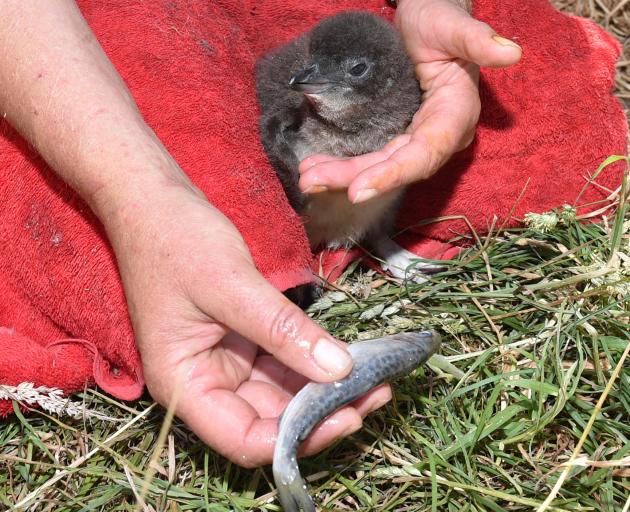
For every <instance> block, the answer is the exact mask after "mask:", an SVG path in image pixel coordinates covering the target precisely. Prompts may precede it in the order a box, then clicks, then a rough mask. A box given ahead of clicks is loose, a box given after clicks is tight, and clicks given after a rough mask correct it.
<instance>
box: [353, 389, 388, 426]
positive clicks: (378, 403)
mask: <svg viewBox="0 0 630 512" xmlns="http://www.w3.org/2000/svg"><path fill="white" fill-rule="evenodd" d="M391 399H392V387H391V386H390V385H389V384H381V385H380V386H377V387H375V388H374V389H371V390H370V391H369V392H367V393H366V394H365V395H363V396H362V397H361V398H359V399H358V400H355V401H354V402H352V404H351V405H352V407H354V408H355V409H356V410H357V412H358V413H359V414H360V415H361V417H362V418H365V417H366V416H367V415H368V414H370V413H371V412H374V411H376V410H377V409H380V408H381V407H383V406H384V405H385V404H386V403H388V402H389V401H390V400H391Z"/></svg>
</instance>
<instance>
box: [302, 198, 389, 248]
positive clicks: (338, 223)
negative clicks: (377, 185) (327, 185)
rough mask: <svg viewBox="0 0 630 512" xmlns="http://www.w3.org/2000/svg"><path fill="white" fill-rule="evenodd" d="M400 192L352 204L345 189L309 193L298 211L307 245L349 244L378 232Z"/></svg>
mask: <svg viewBox="0 0 630 512" xmlns="http://www.w3.org/2000/svg"><path fill="white" fill-rule="evenodd" d="M400 195H401V192H400V191H393V192H389V193H387V194H385V195H383V196H380V197H376V198H374V199H371V200H369V201H365V202H363V203H359V204H352V203H351V202H350V201H349V200H348V195H347V192H346V191H345V190H344V191H338V192H322V193H319V194H313V195H311V196H309V197H308V198H307V200H306V202H305V204H304V208H303V209H302V211H301V215H302V219H303V222H304V227H305V229H306V233H307V235H308V239H309V241H310V244H311V247H312V248H313V249H315V248H316V247H319V246H326V247H328V248H331V249H338V248H340V247H350V246H351V245H354V244H357V243H361V242H362V241H363V240H364V239H365V237H366V236H368V235H370V234H372V233H377V232H380V231H381V230H382V227H384V226H385V225H387V226H388V225H389V221H390V220H391V218H392V216H393V215H394V212H395V211H396V205H397V202H398V199H399V197H400Z"/></svg>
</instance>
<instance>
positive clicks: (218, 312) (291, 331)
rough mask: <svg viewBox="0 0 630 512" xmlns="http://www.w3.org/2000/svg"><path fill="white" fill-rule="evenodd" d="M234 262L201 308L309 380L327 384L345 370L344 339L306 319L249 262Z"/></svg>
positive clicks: (347, 356)
mask: <svg viewBox="0 0 630 512" xmlns="http://www.w3.org/2000/svg"><path fill="white" fill-rule="evenodd" d="M232 265H233V266H231V268H238V272H234V271H233V272H232V273H231V274H230V279H222V280H221V282H217V283H216V286H215V287H214V288H213V289H212V290H208V293H206V294H204V295H203V296H200V297H197V298H196V303H197V304H200V306H202V309H204V310H206V311H212V312H213V316H214V318H215V319H216V320H217V321H219V322H221V323H222V324H224V325H226V326H228V327H229V328H231V329H232V330H234V331H236V332H238V333H239V334H241V335H242V336H243V337H245V338H246V339H248V340H250V341H251V342H253V343H255V344H257V345H258V346H260V347H262V348H263V349H265V350H266V351H267V352H269V353H270V354H272V355H273V356H275V357H276V359H278V360H279V361H282V362H283V363H284V364H285V365H287V366H288V367H289V368H291V369H293V370H295V371H296V372H298V373H300V374H302V375H304V376H306V377H308V378H309V379H311V380H314V381H321V382H328V381H333V380H337V379H340V378H343V377H344V376H345V375H347V374H348V372H349V371H350V369H351V368H352V358H351V356H350V354H349V353H348V351H347V350H346V345H345V344H344V343H342V342H340V341H338V340H335V339H334V338H333V337H332V336H330V334H328V333H327V332H326V331H325V330H324V329H322V328H321V327H319V326H318V325H317V324H315V323H314V322H313V321H312V320H311V319H310V318H308V316H306V314H305V313H304V312H303V311H302V310H301V309H300V308H298V307H297V306H296V305H295V304H293V303H292V302H291V301H289V300H288V299H287V298H286V297H285V296H284V295H282V293H280V292H279V291H278V290H277V289H275V288H274V287H273V286H271V285H270V284H269V283H268V282H267V281H266V280H265V279H264V278H263V277H262V275H261V274H260V273H259V272H258V271H257V270H256V268H255V267H254V266H253V265H251V263H249V262H246V261H243V262H242V264H241V265H239V264H238V263H237V262H234V263H233V264H232ZM243 305H246V307H243Z"/></svg>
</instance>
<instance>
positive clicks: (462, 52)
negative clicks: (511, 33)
mask: <svg viewBox="0 0 630 512" xmlns="http://www.w3.org/2000/svg"><path fill="white" fill-rule="evenodd" d="M453 43H454V47H455V48H453V50H454V51H455V53H457V54H459V56H460V57H462V58H464V59H466V60H468V61H470V62H474V63H475V64H477V65H479V66H482V67H490V68H501V67H506V66H511V65H512V64H516V63H517V62H518V61H519V60H520V58H521V55H522V48H521V47H520V46H519V45H518V44H517V43H515V42H514V41H512V40H511V39H508V38H506V37H504V36H502V35H499V34H497V32H496V31H495V30H494V29H493V28H492V27H491V26H490V25H488V24H487V23H484V22H482V21H479V20H474V19H470V18H469V19H468V20H466V21H465V22H464V23H462V24H461V25H459V26H458V30H457V31H455V33H454V35H453Z"/></svg>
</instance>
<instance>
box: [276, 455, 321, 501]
mask: <svg viewBox="0 0 630 512" xmlns="http://www.w3.org/2000/svg"><path fill="white" fill-rule="evenodd" d="M273 477H274V480H275V482H276V486H277V488H278V498H279V500H280V504H281V505H282V508H283V509H284V511H285V512H300V511H303V512H316V511H315V505H314V503H313V500H311V497H310V496H309V494H308V492H307V490H306V484H305V483H304V480H302V477H301V476H300V470H299V468H298V465H297V460H296V458H295V452H294V456H293V457H291V456H288V457H282V458H280V459H277V460H276V459H275V458H274V461H273Z"/></svg>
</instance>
